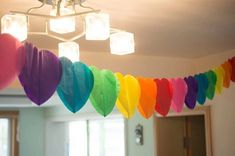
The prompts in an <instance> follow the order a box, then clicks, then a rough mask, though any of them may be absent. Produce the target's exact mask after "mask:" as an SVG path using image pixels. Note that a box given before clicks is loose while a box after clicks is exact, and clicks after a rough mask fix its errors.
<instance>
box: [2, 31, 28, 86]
mask: <svg viewBox="0 0 235 156" xmlns="http://www.w3.org/2000/svg"><path fill="white" fill-rule="evenodd" d="M0 59H1V60H0V67H1V72H0V90H1V89H3V88H6V87H7V86H8V85H10V83H11V82H12V81H14V80H15V79H16V77H17V76H18V74H19V73H20V71H21V69H22V67H23V65H24V48H23V45H22V44H21V43H20V41H18V40H17V39H16V38H15V37H13V36H11V35H9V34H1V35H0Z"/></svg>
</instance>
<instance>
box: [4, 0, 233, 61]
mask: <svg viewBox="0 0 235 156" xmlns="http://www.w3.org/2000/svg"><path fill="white" fill-rule="evenodd" d="M38 4H40V3H39V2H37V0H1V4H0V15H3V14H4V13H6V12H8V11H10V10H26V9H27V8H29V7H32V6H35V5H38ZM86 4H89V5H90V6H93V7H95V8H97V9H101V10H102V11H104V12H108V13H109V14H110V16H111V25H112V27H115V28H120V29H124V30H127V31H130V32H133V33H134V34H135V42H136V54H141V55H155V56H167V57H187V58H196V57H202V56H207V55H211V54H215V53H222V52H226V51H230V50H233V49H235V0H126V1H120V0H87V2H86ZM33 22H34V24H33V25H32V26H33V27H35V25H37V26H38V25H40V23H41V22H39V20H34V21H33ZM29 40H30V41H31V42H33V43H34V44H36V45H38V46H39V47H42V48H48V49H49V48H50V49H57V42H58V41H55V40H54V39H50V38H45V37H42V36H30V37H29ZM78 42H79V44H80V47H81V51H82V52H85V51H91V52H109V42H108V41H100V42H91V41H85V40H84V39H80V40H78Z"/></svg>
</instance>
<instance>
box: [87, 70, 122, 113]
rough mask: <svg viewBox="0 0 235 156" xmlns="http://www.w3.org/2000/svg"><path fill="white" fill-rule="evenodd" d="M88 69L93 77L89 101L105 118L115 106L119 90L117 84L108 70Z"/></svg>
mask: <svg viewBox="0 0 235 156" xmlns="http://www.w3.org/2000/svg"><path fill="white" fill-rule="evenodd" d="M90 69H91V71H92V73H93V75H94V87H93V89H92V92H91V95H90V101H91V103H92V105H93V107H94V108H95V109H96V111H97V112H98V113H100V114H101V115H102V116H104V117H105V116H107V115H108V114H109V113H111V112H112V110H113V108H114V106H115V103H116V100H117V97H118V94H119V89H120V87H119V82H118V81H117V79H116V77H115V75H114V74H113V72H112V71H110V70H98V69H97V68H96V67H90Z"/></svg>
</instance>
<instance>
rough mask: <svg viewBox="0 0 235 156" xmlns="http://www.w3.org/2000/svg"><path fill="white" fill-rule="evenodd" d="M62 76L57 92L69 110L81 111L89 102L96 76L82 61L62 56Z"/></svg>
mask: <svg viewBox="0 0 235 156" xmlns="http://www.w3.org/2000/svg"><path fill="white" fill-rule="evenodd" d="M60 62H61V64H62V77H61V81H60V83H59V85H58V87H57V93H58V95H59V97H60V99H61V100H62V102H63V103H64V105H65V106H66V108H67V109H68V110H70V111H71V112H73V113H76V112H77V111H79V110H80V109H81V108H82V107H83V106H84V105H85V104H86V102H87V100H88V98H89V96H90V93H91V90H92V88H93V84H94V77H93V74H92V72H91V70H90V69H89V67H88V66H86V65H85V64H83V63H82V62H75V63H72V62H71V61H70V60H69V59H67V58H66V57H61V58H60Z"/></svg>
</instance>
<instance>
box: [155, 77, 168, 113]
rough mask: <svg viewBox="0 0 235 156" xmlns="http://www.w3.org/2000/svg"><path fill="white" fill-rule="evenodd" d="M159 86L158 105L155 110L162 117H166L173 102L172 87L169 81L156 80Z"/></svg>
mask: <svg viewBox="0 0 235 156" xmlns="http://www.w3.org/2000/svg"><path fill="white" fill-rule="evenodd" d="M154 81H155V82H156V84H157V103H156V106H155V110H156V111H157V112H158V113H159V114H161V115H162V116H166V115H167V114H168V112H169V110H170V106H171V100H172V86H171V83H170V81H168V80H167V79H165V78H163V79H161V80H160V79H155V80H154Z"/></svg>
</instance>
